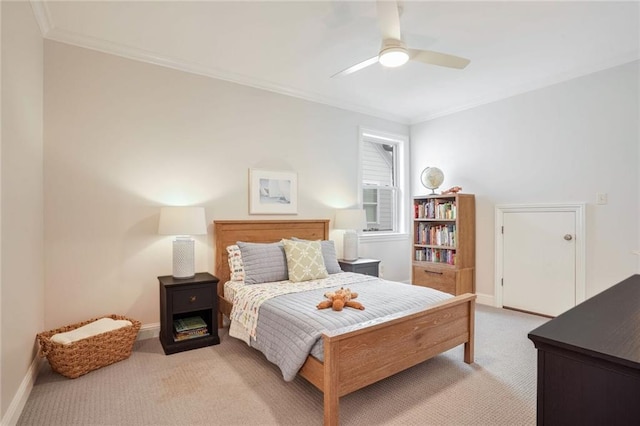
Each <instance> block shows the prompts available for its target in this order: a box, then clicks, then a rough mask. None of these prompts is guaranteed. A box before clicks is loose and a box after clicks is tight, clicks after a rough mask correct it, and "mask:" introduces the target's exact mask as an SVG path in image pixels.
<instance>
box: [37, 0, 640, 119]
mask: <svg viewBox="0 0 640 426" xmlns="http://www.w3.org/2000/svg"><path fill="white" fill-rule="evenodd" d="M32 5H33V8H34V11H35V12H36V17H37V18H38V22H39V24H40V27H41V29H42V32H43V34H44V36H45V37H46V38H48V39H52V40H57V41H61V42H65V43H70V44H74V45H79V46H83V47H87V48H91V49H97V50H101V51H104V52H108V53H113V54H116V55H121V56H126V57H129V58H134V59H140V60H144V61H148V62H152V63H156V64H160V65H164V66H169V67H172V68H177V69H181V70H185V71H189V72H195V73H198V74H203V75H207V76H211V77H215V78H220V79H224V80H229V81H234V82H238V83H240V84H245V85H249V86H254V87H259V88H263V89H267V90H272V91H275V92H279V93H284V94H288V95H292V96H297V97H300V98H304V99H308V100H312V101H315V102H321V103H325V104H328V105H333V106H338V107H342V108H345V109H349V110H353V111H359V112H364V113H367V114H372V115H375V116H379V117H384V118H388V119H392V120H395V121H399V122H402V123H416V122H420V121H424V120H427V119H430V118H433V117H437V116H441V115H444V114H447V113H451V112H455V111H460V110H463V109H466V108H469V107H472V106H475V105H479V104H483V103H486V102H490V101H493V100H497V99H502V98H505V97H508V96H511V95H514V94H517V93H522V92H525V91H528V90H532V89H536V88H540V87H544V86H546V85H549V84H553V83H557V82H560V81H563V80H566V79H570V78H574V77H577V76H580V75H584V74H588V73H591V72H594V71H599V70H601V69H605V68H609V67H612V66H616V65H620V64H623V63H627V62H630V61H633V60H637V59H639V58H640V3H639V2H638V1H625V2H613V1H606V2H593V1H567V2H552V1H536V2H523V1H499V2H484V1H469V2H458V1H444V2H443V1H441V2H434V1H403V2H402V3H401V8H402V15H401V18H400V23H401V27H402V36H403V38H404V40H405V42H406V43H407V45H408V46H409V47H412V48H418V49H429V50H435V51H440V52H445V53H450V54H453V55H456V56H462V57H466V58H469V59H471V64H470V65H469V66H468V67H467V68H465V69H463V70H456V69H448V68H442V67H437V66H431V65H426V64H422V63H419V62H412V61H410V62H409V63H408V64H406V65H405V66H404V67H402V68H397V69H384V68H383V67H382V66H380V65H379V64H375V65H373V66H370V67H368V68H366V69H364V70H362V71H359V72H357V73H355V74H351V75H348V76H341V77H339V78H333V79H332V78H330V76H331V75H333V74H335V73H336V72H338V71H340V70H342V69H344V68H347V67H349V66H350V65H353V64H355V63H357V62H360V61H362V60H364V59H367V58H369V57H372V56H375V55H376V54H377V53H378V50H379V47H380V41H381V40H380V35H379V30H378V24H377V20H376V5H375V2H373V1H297V2H293V1H284V2H276V1H235V2H221V1H196V2H188V1H170V2H169V1H144V2H141V1H107V2H95V1H71V2H62V1H52V0H45V1H44V2H37V1H33V2H32Z"/></svg>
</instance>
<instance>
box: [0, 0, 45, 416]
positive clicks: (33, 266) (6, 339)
mask: <svg viewBox="0 0 640 426" xmlns="http://www.w3.org/2000/svg"><path fill="white" fill-rule="evenodd" d="M0 8H1V10H2V19H1V26H2V142H1V145H0V148H1V155H0V158H1V162H0V163H1V166H0V169H1V177H0V184H1V185H0V194H1V203H0V206H1V209H0V211H1V214H0V217H1V228H0V230H1V232H0V235H1V247H0V265H1V268H0V296H1V297H0V300H1V302H0V312H1V320H0V324H1V327H0V328H1V331H0V336H1V352H0V360H1V362H0V376H1V379H0V380H1V383H0V389H2V392H1V394H2V395H1V402H0V418H1V419H2V423H3V424H9V422H12V421H15V419H16V418H17V417H16V416H17V415H19V413H20V411H21V409H22V406H21V404H24V400H23V399H21V397H24V398H26V396H27V395H28V391H29V389H30V388H29V389H26V388H28V387H29V385H30V382H29V375H28V374H27V372H28V371H29V370H30V367H31V361H32V360H33V359H34V356H35V351H36V345H35V337H36V334H37V333H38V332H40V331H43V325H44V250H43V197H42V167H43V148H42V93H43V83H42V77H43V43H42V37H41V35H40V30H39V29H38V25H37V23H36V21H35V19H34V16H33V12H32V10H31V6H30V4H29V3H28V2H2V3H0Z"/></svg>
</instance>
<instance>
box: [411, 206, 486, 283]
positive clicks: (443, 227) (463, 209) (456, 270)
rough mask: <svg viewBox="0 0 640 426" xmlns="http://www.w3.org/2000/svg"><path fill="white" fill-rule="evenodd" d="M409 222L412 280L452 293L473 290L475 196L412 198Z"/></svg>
mask: <svg viewBox="0 0 640 426" xmlns="http://www.w3.org/2000/svg"><path fill="white" fill-rule="evenodd" d="M412 223H413V243H412V248H411V256H412V274H411V275H412V283H413V284H414V285H421V286H425V287H432V288H435V289H437V290H441V291H445V292H447V293H451V294H453V295H458V294H463V293H475V291H476V285H475V263H476V207H475V196H474V195H473V194H447V195H424V196H417V197H413V220H412Z"/></svg>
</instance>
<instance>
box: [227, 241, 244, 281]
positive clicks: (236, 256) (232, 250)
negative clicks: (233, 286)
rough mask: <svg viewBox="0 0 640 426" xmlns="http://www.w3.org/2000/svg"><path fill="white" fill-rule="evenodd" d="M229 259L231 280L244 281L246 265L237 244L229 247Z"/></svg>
mask: <svg viewBox="0 0 640 426" xmlns="http://www.w3.org/2000/svg"><path fill="white" fill-rule="evenodd" d="M227 260H228V262H229V272H230V275H231V276H230V279H231V281H244V265H243V263H242V252H241V251H240V247H238V245H237V244H234V245H231V246H228V247H227Z"/></svg>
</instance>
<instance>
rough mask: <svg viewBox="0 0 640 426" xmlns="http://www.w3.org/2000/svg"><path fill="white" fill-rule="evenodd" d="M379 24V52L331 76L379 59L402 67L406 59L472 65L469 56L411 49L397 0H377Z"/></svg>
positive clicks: (462, 66) (460, 65) (436, 63)
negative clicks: (403, 30) (402, 34)
mask: <svg viewBox="0 0 640 426" xmlns="http://www.w3.org/2000/svg"><path fill="white" fill-rule="evenodd" d="M376 3H377V11H378V26H379V27H380V31H381V33H382V46H381V47H380V53H378V55H376V56H374V57H373V58H369V59H367V60H364V61H362V62H360V63H357V64H355V65H352V66H350V67H349V68H347V69H344V70H342V71H340V72H338V73H336V74H334V75H332V76H331V78H333V77H337V76H341V75H347V74H351V73H354V72H356V71H360V70H361V69H363V68H366V67H368V66H369V65H373V64H375V63H376V62H380V64H381V65H383V66H385V67H399V66H401V65H404V64H405V63H406V62H407V61H409V60H412V61H420V62H424V63H426V64H431V65H439V66H441V67H448V68H457V69H462V68H464V67H466V66H467V65H469V62H471V61H470V60H469V59H465V58H461V57H459V56H453V55H448V54H446V53H440V52H433V51H431V50H420V49H409V48H407V46H406V44H405V43H404V41H402V37H401V35H400V13H399V11H398V3H397V2H396V1H386V0H378V1H377V2H376Z"/></svg>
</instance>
